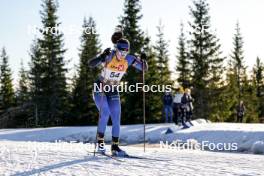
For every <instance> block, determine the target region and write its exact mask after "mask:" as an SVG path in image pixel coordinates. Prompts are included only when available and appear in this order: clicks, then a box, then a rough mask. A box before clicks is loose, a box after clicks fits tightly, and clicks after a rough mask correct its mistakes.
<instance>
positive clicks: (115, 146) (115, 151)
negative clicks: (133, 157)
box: [111, 137, 128, 157]
mask: <svg viewBox="0 0 264 176" xmlns="http://www.w3.org/2000/svg"><path fill="white" fill-rule="evenodd" d="M111 153H112V155H113V156H117V157H126V156H128V154H127V153H126V152H125V151H124V150H122V149H120V148H119V140H118V137H113V140H112V145H111Z"/></svg>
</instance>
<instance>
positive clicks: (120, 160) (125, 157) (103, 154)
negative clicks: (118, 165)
mask: <svg viewBox="0 0 264 176" xmlns="http://www.w3.org/2000/svg"><path fill="white" fill-rule="evenodd" d="M89 153H90V154H94V152H89ZM95 154H99V155H102V156H105V157H108V158H110V159H113V160H116V161H119V162H125V160H122V158H124V159H140V160H150V161H170V160H166V159H158V158H149V157H143V156H134V155H125V156H114V155H111V154H107V153H101V152H95Z"/></svg>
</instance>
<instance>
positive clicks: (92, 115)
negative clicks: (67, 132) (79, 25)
mask: <svg viewBox="0 0 264 176" xmlns="http://www.w3.org/2000/svg"><path fill="white" fill-rule="evenodd" d="M88 27H89V29H91V30H92V31H89V32H88V33H87V32H83V34H82V36H81V49H80V51H81V54H80V66H79V69H78V75H77V78H76V79H77V80H76V83H75V86H74V89H73V105H74V107H73V111H74V114H76V115H77V116H78V121H77V123H82V124H95V123H96V122H97V118H98V115H97V109H96V106H95V104H94V102H93V98H92V90H93V83H94V81H95V78H96V77H97V75H98V73H99V69H98V68H94V69H91V68H90V67H88V64H87V63H88V60H89V59H91V58H93V57H95V56H96V55H97V54H98V53H99V52H100V44H99V39H98V34H96V29H95V28H96V24H95V21H94V20H93V18H92V17H90V18H89V19H88V21H87V20H86V19H84V22H83V28H88Z"/></svg>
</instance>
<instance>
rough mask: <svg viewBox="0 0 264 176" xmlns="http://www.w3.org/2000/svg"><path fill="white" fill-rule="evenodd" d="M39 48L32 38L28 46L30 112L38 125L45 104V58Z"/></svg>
mask: <svg viewBox="0 0 264 176" xmlns="http://www.w3.org/2000/svg"><path fill="white" fill-rule="evenodd" d="M40 50H41V48H40V45H39V42H38V40H34V41H33V44H32V45H31V48H30V52H29V53H30V58H31V62H30V63H29V66H30V69H29V74H28V77H29V94H30V97H31V98H30V99H31V102H32V104H33V107H32V114H34V118H33V117H32V121H34V122H35V125H39V119H38V117H39V116H40V117H41V119H40V120H41V121H44V120H45V118H44V117H45V110H46V107H45V104H44V101H45V99H46V97H45V96H44V90H43V87H44V80H43V77H44V74H45V72H44V71H45V69H44V68H45V60H44V58H43V57H41V51H40Z"/></svg>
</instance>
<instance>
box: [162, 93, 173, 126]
mask: <svg viewBox="0 0 264 176" xmlns="http://www.w3.org/2000/svg"><path fill="white" fill-rule="evenodd" d="M172 102H173V97H172V95H171V93H170V92H165V95H164V96H163V118H164V116H165V122H166V123H171V122H172Z"/></svg>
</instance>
